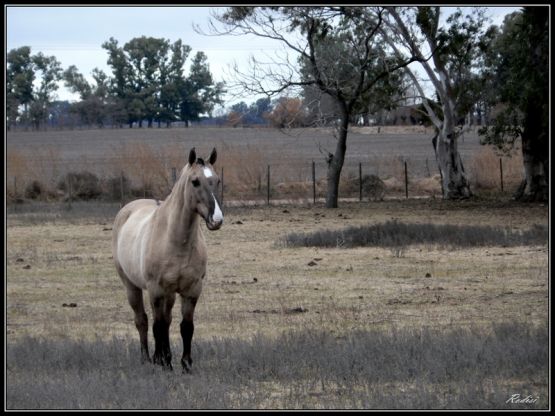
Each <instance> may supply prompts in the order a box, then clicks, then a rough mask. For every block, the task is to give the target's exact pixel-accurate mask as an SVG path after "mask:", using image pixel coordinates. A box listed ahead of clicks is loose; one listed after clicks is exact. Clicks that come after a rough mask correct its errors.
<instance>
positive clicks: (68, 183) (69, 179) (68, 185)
mask: <svg viewBox="0 0 555 416" xmlns="http://www.w3.org/2000/svg"><path fill="white" fill-rule="evenodd" d="M67 191H68V194H69V198H68V202H69V204H68V209H71V175H70V174H68V175H67Z"/></svg>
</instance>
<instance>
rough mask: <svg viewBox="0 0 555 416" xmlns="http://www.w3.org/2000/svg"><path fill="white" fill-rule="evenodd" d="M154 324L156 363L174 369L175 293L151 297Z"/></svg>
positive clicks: (154, 356)
mask: <svg viewBox="0 0 555 416" xmlns="http://www.w3.org/2000/svg"><path fill="white" fill-rule="evenodd" d="M150 302H151V306H152V312H153V315H154V324H153V326H152V332H153V333H154V355H153V356H152V358H153V361H154V363H155V364H160V365H162V366H163V367H167V368H169V369H170V370H171V369H172V354H171V349H170V324H171V321H172V308H173V304H174V303H175V293H173V294H165V295H162V296H152V295H151V297H150Z"/></svg>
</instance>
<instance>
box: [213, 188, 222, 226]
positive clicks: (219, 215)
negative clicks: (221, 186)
mask: <svg viewBox="0 0 555 416" xmlns="http://www.w3.org/2000/svg"><path fill="white" fill-rule="evenodd" d="M212 198H214V214H213V215H212V221H214V222H222V221H223V220H224V214H222V210H221V209H220V205H219V204H218V200H217V199H216V197H215V196H214V194H212Z"/></svg>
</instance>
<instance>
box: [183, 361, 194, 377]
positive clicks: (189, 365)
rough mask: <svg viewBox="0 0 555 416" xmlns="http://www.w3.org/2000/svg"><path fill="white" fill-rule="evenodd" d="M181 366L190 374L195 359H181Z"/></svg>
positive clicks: (184, 371) (185, 372)
mask: <svg viewBox="0 0 555 416" xmlns="http://www.w3.org/2000/svg"><path fill="white" fill-rule="evenodd" d="M181 366H182V367H183V373H184V374H190V373H191V371H192V370H193V360H191V359H190V358H189V359H188V360H181Z"/></svg>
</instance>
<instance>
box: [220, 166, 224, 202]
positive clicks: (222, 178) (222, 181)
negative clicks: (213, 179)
mask: <svg viewBox="0 0 555 416" xmlns="http://www.w3.org/2000/svg"><path fill="white" fill-rule="evenodd" d="M220 179H221V183H222V208H223V207H224V168H223V166H222V176H221V177H220Z"/></svg>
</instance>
